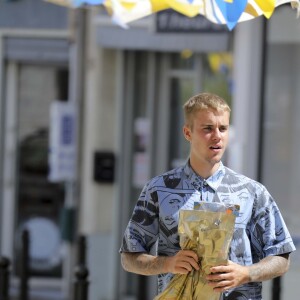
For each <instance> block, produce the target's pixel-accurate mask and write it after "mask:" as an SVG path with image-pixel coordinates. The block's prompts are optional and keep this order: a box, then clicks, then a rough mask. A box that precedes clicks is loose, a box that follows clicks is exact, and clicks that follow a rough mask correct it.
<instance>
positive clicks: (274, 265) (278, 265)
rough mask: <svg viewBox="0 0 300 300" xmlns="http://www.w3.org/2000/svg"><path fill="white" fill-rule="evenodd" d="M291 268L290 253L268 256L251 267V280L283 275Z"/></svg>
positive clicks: (263, 279) (262, 279)
mask: <svg viewBox="0 0 300 300" xmlns="http://www.w3.org/2000/svg"><path fill="white" fill-rule="evenodd" d="M288 268H289V255H288V254H284V255H275V256H268V257H266V258H264V259H262V260H261V261H260V262H259V263H257V264H254V265H252V266H250V267H249V279H250V282H258V281H265V280H269V279H272V278H275V277H278V276H281V275H283V274H284V273H285V272H286V271H287V270H288Z"/></svg>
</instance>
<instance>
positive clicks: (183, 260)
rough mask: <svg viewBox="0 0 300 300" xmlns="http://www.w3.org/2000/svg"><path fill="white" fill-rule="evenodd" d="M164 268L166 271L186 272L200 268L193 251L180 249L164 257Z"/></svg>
mask: <svg viewBox="0 0 300 300" xmlns="http://www.w3.org/2000/svg"><path fill="white" fill-rule="evenodd" d="M166 268H167V272H168V273H173V274H188V273H189V272H190V271H192V269H195V270H199V269H200V267H199V259H198V256H197V254H196V253H195V252H194V251H191V250H180V251H179V252H177V253H176V254H175V255H174V256H170V257H168V258H167V259H166Z"/></svg>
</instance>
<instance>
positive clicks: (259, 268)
mask: <svg viewBox="0 0 300 300" xmlns="http://www.w3.org/2000/svg"><path fill="white" fill-rule="evenodd" d="M289 264H290V258H289V254H282V255H273V256H272V255H271V256H267V257H265V258H263V259H262V260H261V261H260V262H258V263H256V264H253V265H251V266H241V265H238V264H236V263H233V262H232V261H229V262H228V264H227V265H225V266H216V267H212V268H210V271H211V274H210V275H207V276H206V279H207V280H208V284H209V285H210V286H212V287H213V288H214V290H215V291H216V292H223V291H225V290H228V289H231V288H234V287H237V286H239V285H242V284H245V283H248V282H262V281H266V280H270V279H273V278H275V277H278V276H282V275H283V274H284V273H285V272H287V270H288V269H289Z"/></svg>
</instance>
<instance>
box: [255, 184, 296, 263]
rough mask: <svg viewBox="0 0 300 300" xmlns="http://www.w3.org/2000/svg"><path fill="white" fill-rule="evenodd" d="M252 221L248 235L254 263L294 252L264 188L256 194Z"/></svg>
mask: <svg viewBox="0 0 300 300" xmlns="http://www.w3.org/2000/svg"><path fill="white" fill-rule="evenodd" d="M252 220H253V222H251V228H250V235H251V241H252V248H253V249H254V250H255V255H254V257H253V258H254V261H256V260H260V259H262V258H264V257H267V256H270V255H280V254H286V253H290V252H293V251H295V250H296V248H295V245H294V243H293V240H292V238H291V235H290V233H289V231H288V229H287V226H286V224H285V221H284V219H283V217H282V215H281V213H280V210H279V208H278V206H277V204H276V203H275V201H274V199H273V198H272V196H271V195H270V194H269V192H268V191H267V190H266V189H265V187H262V189H261V191H260V192H259V193H257V198H256V202H255V203H254V207H253V218H252Z"/></svg>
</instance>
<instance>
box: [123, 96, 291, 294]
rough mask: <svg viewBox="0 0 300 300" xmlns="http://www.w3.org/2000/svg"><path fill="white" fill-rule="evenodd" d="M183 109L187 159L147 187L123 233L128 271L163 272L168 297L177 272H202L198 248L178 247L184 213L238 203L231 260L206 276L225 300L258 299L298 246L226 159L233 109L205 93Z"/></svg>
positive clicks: (255, 187)
mask: <svg viewBox="0 0 300 300" xmlns="http://www.w3.org/2000/svg"><path fill="white" fill-rule="evenodd" d="M184 112H185V125H184V127H183V134H184V136H185V138H186V139H187V141H188V142H189V143H190V156H189V160H188V162H187V163H186V165H185V166H183V167H179V168H176V169H174V170H171V171H169V172H167V173H165V174H162V175H160V176H157V177H155V178H153V179H151V180H150V181H149V182H148V183H147V184H146V185H145V187H144V189H143V191H142V193H141V195H140V198H139V200H138V202H137V204H136V207H135V209H134V212H133V215H132V218H131V220H130V221H129V224H128V226H127V229H126V231H125V234H124V239H123V243H122V246H121V249H120V252H121V261H122V266H123V268H124V269H125V270H127V271H129V272H134V273H137V274H142V275H158V292H162V291H163V290H164V289H165V288H166V286H167V285H168V283H169V282H170V280H171V278H172V277H173V276H174V274H177V273H179V274H187V273H189V272H190V271H191V270H192V269H196V270H199V268H200V267H201V265H200V264H199V260H200V258H198V257H197V255H196V254H195V253H194V252H193V251H190V250H181V249H180V246H179V236H178V232H177V229H178V228H177V226H178V216H179V210H181V209H193V207H194V202H198V201H199V200H201V201H214V202H222V203H232V204H238V205H240V213H239V216H238V217H237V218H236V223H235V231H234V234H233V239H232V242H231V247H230V251H229V252H230V253H229V262H228V264H227V265H224V266H216V267H212V268H211V270H210V271H211V274H210V275H208V276H207V278H206V279H207V281H208V284H210V285H211V286H212V287H213V288H214V290H215V291H216V292H222V299H230V300H233V299H234V300H238V299H251V300H260V299H262V295H261V289H262V284H261V282H262V281H265V280H269V279H272V278H274V277H277V276H281V275H283V274H284V273H285V272H287V270H288V268H289V253H291V252H292V251H294V250H295V246H294V244H293V241H292V239H291V237H290V234H289V232H288V230H287V228H286V225H285V223H284V220H283V218H282V216H281V213H280V211H279V209H278V207H277V205H276V203H275V202H274V200H273V198H272V197H271V195H270V194H269V192H268V191H267V190H266V188H265V187H264V186H263V185H262V184H260V183H258V182H256V181H254V180H252V179H250V178H248V177H246V176H243V175H241V174H237V173H236V172H234V171H232V170H230V169H229V168H227V167H225V166H224V165H223V164H222V162H221V159H222V156H223V154H224V152H225V149H226V147H227V143H228V132H229V119H230V108H229V106H228V104H227V103H226V102H225V101H224V100H223V99H222V98H220V97H219V96H217V95H214V94H210V93H202V94H199V95H196V96H194V97H192V98H191V99H189V100H188V101H187V102H186V103H185V105H184ZM153 249H156V252H155V253H154V255H153V254H151V253H153ZM151 251H152V252H151ZM199 265H200V266H199Z"/></svg>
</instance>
